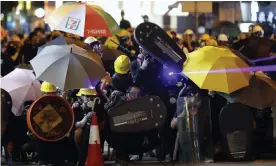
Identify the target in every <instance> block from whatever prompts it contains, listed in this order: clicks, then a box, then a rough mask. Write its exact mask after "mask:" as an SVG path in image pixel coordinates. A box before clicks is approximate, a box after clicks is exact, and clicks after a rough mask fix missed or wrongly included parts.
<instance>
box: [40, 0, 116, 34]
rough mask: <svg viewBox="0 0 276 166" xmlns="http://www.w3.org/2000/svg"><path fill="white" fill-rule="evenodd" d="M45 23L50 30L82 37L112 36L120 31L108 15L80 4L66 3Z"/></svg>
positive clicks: (51, 14) (98, 9)
mask: <svg viewBox="0 0 276 166" xmlns="http://www.w3.org/2000/svg"><path fill="white" fill-rule="evenodd" d="M45 21H46V22H47V23H48V24H49V26H50V27H51V28H52V29H55V30H60V31H64V32H69V33H72V34H76V35H79V36H83V37H88V36H112V35H114V34H116V33H118V32H119V31H120V28H119V26H118V24H117V22H116V21H115V20H114V18H113V17H112V16H111V15H110V14H108V13H107V12H105V11H104V10H102V9H100V8H98V7H95V6H88V5H86V4H82V3H66V4H64V5H62V6H61V7H59V8H58V9H56V10H54V11H53V12H52V13H50V15H48V16H47V17H46V19H45Z"/></svg>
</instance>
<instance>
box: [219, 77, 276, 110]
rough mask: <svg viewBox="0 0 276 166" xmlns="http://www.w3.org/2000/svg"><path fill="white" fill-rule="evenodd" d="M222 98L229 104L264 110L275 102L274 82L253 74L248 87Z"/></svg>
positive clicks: (275, 89) (275, 88) (275, 83)
mask: <svg viewBox="0 0 276 166" xmlns="http://www.w3.org/2000/svg"><path fill="white" fill-rule="evenodd" d="M223 96H224V97H225V98H226V99H227V100H228V101H229V102H231V103H242V104H245V105H248V106H250V107H254V108H258V109H264V108H267V107H271V106H272V105H273V103H274V102H275V100H276V81H273V80H271V79H270V78H269V77H267V76H265V75H264V74H262V73H255V75H253V76H252V77H251V78H250V81H249V86H247V87H244V88H242V89H240V90H237V91H235V92H233V93H231V94H230V95H228V96H227V95H226V94H223Z"/></svg>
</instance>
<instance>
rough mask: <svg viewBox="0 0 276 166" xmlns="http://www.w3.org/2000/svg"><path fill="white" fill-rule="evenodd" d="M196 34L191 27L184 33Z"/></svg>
mask: <svg viewBox="0 0 276 166" xmlns="http://www.w3.org/2000/svg"><path fill="white" fill-rule="evenodd" d="M193 34H194V31H193V30H191V29H187V30H186V31H185V32H184V35H193Z"/></svg>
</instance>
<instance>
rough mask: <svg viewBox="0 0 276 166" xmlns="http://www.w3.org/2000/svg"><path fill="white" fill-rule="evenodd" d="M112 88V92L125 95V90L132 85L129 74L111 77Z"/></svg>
mask: <svg viewBox="0 0 276 166" xmlns="http://www.w3.org/2000/svg"><path fill="white" fill-rule="evenodd" d="M111 81H112V87H113V89H114V90H118V91H120V92H123V93H126V91H127V89H128V88H129V87H130V86H132V85H133V81H132V77H131V74H117V73H115V74H114V75H113V76H112V80H111Z"/></svg>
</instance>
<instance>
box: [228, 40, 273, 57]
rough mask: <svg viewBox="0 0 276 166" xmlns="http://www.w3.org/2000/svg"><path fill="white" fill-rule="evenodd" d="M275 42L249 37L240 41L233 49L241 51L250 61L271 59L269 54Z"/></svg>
mask: <svg viewBox="0 0 276 166" xmlns="http://www.w3.org/2000/svg"><path fill="white" fill-rule="evenodd" d="M273 44H276V42H275V41H273V40H270V39H266V38H261V37H249V38H246V39H243V40H240V41H238V42H236V43H234V44H233V45H232V48H233V49H235V50H237V51H239V52H240V53H241V54H243V55H244V56H245V57H247V58H248V59H250V60H254V59H258V58H264V57H269V52H270V49H271V47H272V45H273Z"/></svg>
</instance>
